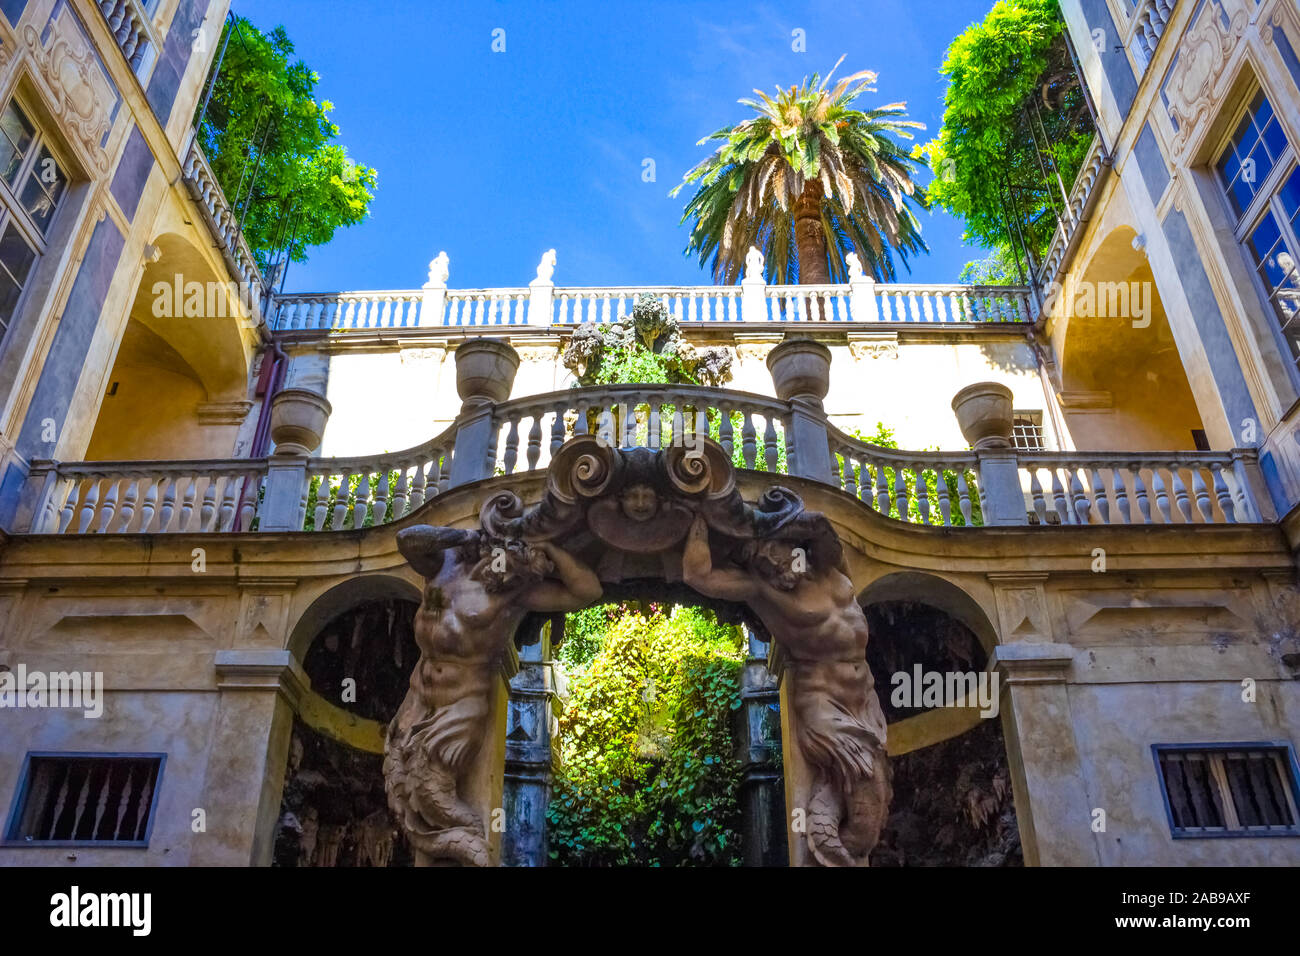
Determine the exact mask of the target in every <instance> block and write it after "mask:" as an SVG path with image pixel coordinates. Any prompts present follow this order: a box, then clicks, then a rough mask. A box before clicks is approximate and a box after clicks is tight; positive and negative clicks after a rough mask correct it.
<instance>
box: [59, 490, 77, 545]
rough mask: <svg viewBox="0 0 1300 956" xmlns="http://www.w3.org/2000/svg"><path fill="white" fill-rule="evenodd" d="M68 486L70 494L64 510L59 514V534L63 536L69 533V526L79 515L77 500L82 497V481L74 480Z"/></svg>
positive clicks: (64, 503)
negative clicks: (66, 532) (77, 514)
mask: <svg viewBox="0 0 1300 956" xmlns="http://www.w3.org/2000/svg"><path fill="white" fill-rule="evenodd" d="M68 484H69V485H70V487H69V488H68V494H67V496H66V497H65V498H64V501H63V509H62V510H61V511H60V512H59V526H58V533H59V534H63V533H64V532H65V531H67V530H68V525H70V524H72V518H73V516H74V515H76V513H77V499H78V498H79V497H80V493H81V482H80V481H78V480H77V479H75V478H74V479H72V481H71V482H68Z"/></svg>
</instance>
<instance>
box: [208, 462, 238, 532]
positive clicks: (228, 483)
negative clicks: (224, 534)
mask: <svg viewBox="0 0 1300 956" xmlns="http://www.w3.org/2000/svg"><path fill="white" fill-rule="evenodd" d="M215 481H216V479H215V478H214V479H213V482H214V483H215ZM238 495H239V480H238V479H237V478H236V477H235V476H234V475H227V476H226V480H225V482H224V484H223V485H222V488H221V505H220V517H219V520H218V521H217V529H218V530H219V531H229V530H230V529H231V528H233V527H234V526H235V505H236V503H237V501H238Z"/></svg>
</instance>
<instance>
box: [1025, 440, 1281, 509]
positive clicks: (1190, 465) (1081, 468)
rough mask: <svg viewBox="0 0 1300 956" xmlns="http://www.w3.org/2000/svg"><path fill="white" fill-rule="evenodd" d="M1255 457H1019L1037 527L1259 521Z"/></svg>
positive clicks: (1193, 454) (1204, 454)
mask: <svg viewBox="0 0 1300 956" xmlns="http://www.w3.org/2000/svg"><path fill="white" fill-rule="evenodd" d="M1252 455H1253V453H1251V452H1248V451H1246V450H1244V449H1238V450H1237V451H1234V452H1229V453H1221V452H1170V453H1168V454H1167V455H1160V456H1140V455H1132V454H1120V453H1098V452H1088V453H1080V452H1076V453H1073V454H1069V455H1060V454H1049V453H1044V452H1035V453H1032V454H1025V453H1022V454H1020V455H1018V456H1017V458H1018V463H1019V467H1020V472H1021V474H1022V475H1023V476H1024V478H1025V479H1026V480H1025V481H1024V482H1023V484H1024V485H1025V486H1027V488H1028V494H1029V498H1030V501H1031V502H1032V507H1033V512H1034V514H1035V515H1036V516H1037V521H1038V523H1039V524H1061V525H1085V524H1193V523H1197V524H1235V523H1238V522H1252V521H1259V520H1260V515H1259V513H1258V511H1257V510H1256V508H1255V506H1254V502H1253V496H1252V495H1251V493H1250V483H1249V480H1248V476H1247V462H1248V458H1250V457H1251V456H1252ZM1153 504H1154V510H1153V507H1152V506H1153Z"/></svg>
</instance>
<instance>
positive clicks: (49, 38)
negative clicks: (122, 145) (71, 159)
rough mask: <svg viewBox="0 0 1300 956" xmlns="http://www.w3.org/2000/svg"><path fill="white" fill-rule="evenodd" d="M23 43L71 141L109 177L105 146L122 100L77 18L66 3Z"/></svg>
mask: <svg viewBox="0 0 1300 956" xmlns="http://www.w3.org/2000/svg"><path fill="white" fill-rule="evenodd" d="M23 43H24V44H25V45H26V47H27V49H28V50H29V51H30V53H31V57H32V61H33V62H34V63H35V64H36V68H37V72H38V74H39V76H40V78H41V79H42V80H43V81H44V82H45V85H46V87H47V88H48V90H49V92H50V97H51V100H52V103H53V109H52V111H53V113H54V115H55V116H56V117H58V118H59V120H61V121H62V123H63V125H64V127H65V129H66V130H67V132H68V133H69V134H70V137H69V138H70V139H71V140H72V141H73V142H74V143H75V144H76V145H77V146H78V147H79V149H80V151H81V152H82V153H83V155H84V156H85V157H86V158H87V159H89V160H90V163H91V165H92V166H94V167H95V168H97V169H98V170H99V172H101V173H106V172H108V154H107V152H105V150H104V144H105V140H106V137H107V135H108V132H109V130H110V129H111V128H112V125H113V119H114V117H115V116H116V114H117V108H118V105H119V104H120V103H121V96H120V95H119V94H118V91H117V88H116V87H115V86H114V85H113V81H112V79H111V78H110V77H109V74H108V71H107V70H106V69H105V68H104V65H103V63H102V62H100V59H99V56H98V54H96V53H95V49H94V46H93V45H92V44H91V42H90V39H89V38H88V37H87V36H86V32H85V29H84V28H83V27H82V26H81V23H80V22H79V21H78V20H77V18H76V14H74V13H73V12H72V9H71V8H70V7H68V6H67V5H66V4H64V3H56V4H55V8H54V12H53V13H52V14H51V16H50V19H49V21H48V22H47V23H46V24H45V28H44V30H43V31H38V30H37V29H36V28H35V27H34V26H32V25H31V24H28V25H27V26H25V27H24V28H23Z"/></svg>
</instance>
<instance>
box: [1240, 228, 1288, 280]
mask: <svg viewBox="0 0 1300 956" xmlns="http://www.w3.org/2000/svg"><path fill="white" fill-rule="evenodd" d="M1281 238H1282V232H1281V230H1280V229H1278V227H1277V220H1276V219H1274V218H1273V214H1272V213H1271V212H1269V213H1265V214H1264V218H1263V219H1261V220H1260V221H1259V225H1258V226H1256V227H1255V231H1254V232H1252V233H1251V234H1250V239H1249V240H1248V241H1247V244H1248V245H1249V246H1250V251H1251V254H1252V255H1254V257H1255V261H1256V262H1257V263H1263V262H1266V261H1267V260H1268V259H1269V257H1270V256H1271V255H1272V253H1273V249H1274V248H1275V247H1276V246H1277V244H1278V242H1279V241H1280V240H1281ZM1278 278H1281V277H1280V276H1279V277H1278ZM1276 284H1277V283H1276V281H1274V282H1271V283H1269V288H1270V289H1271V288H1273V286H1274V285H1276Z"/></svg>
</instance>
